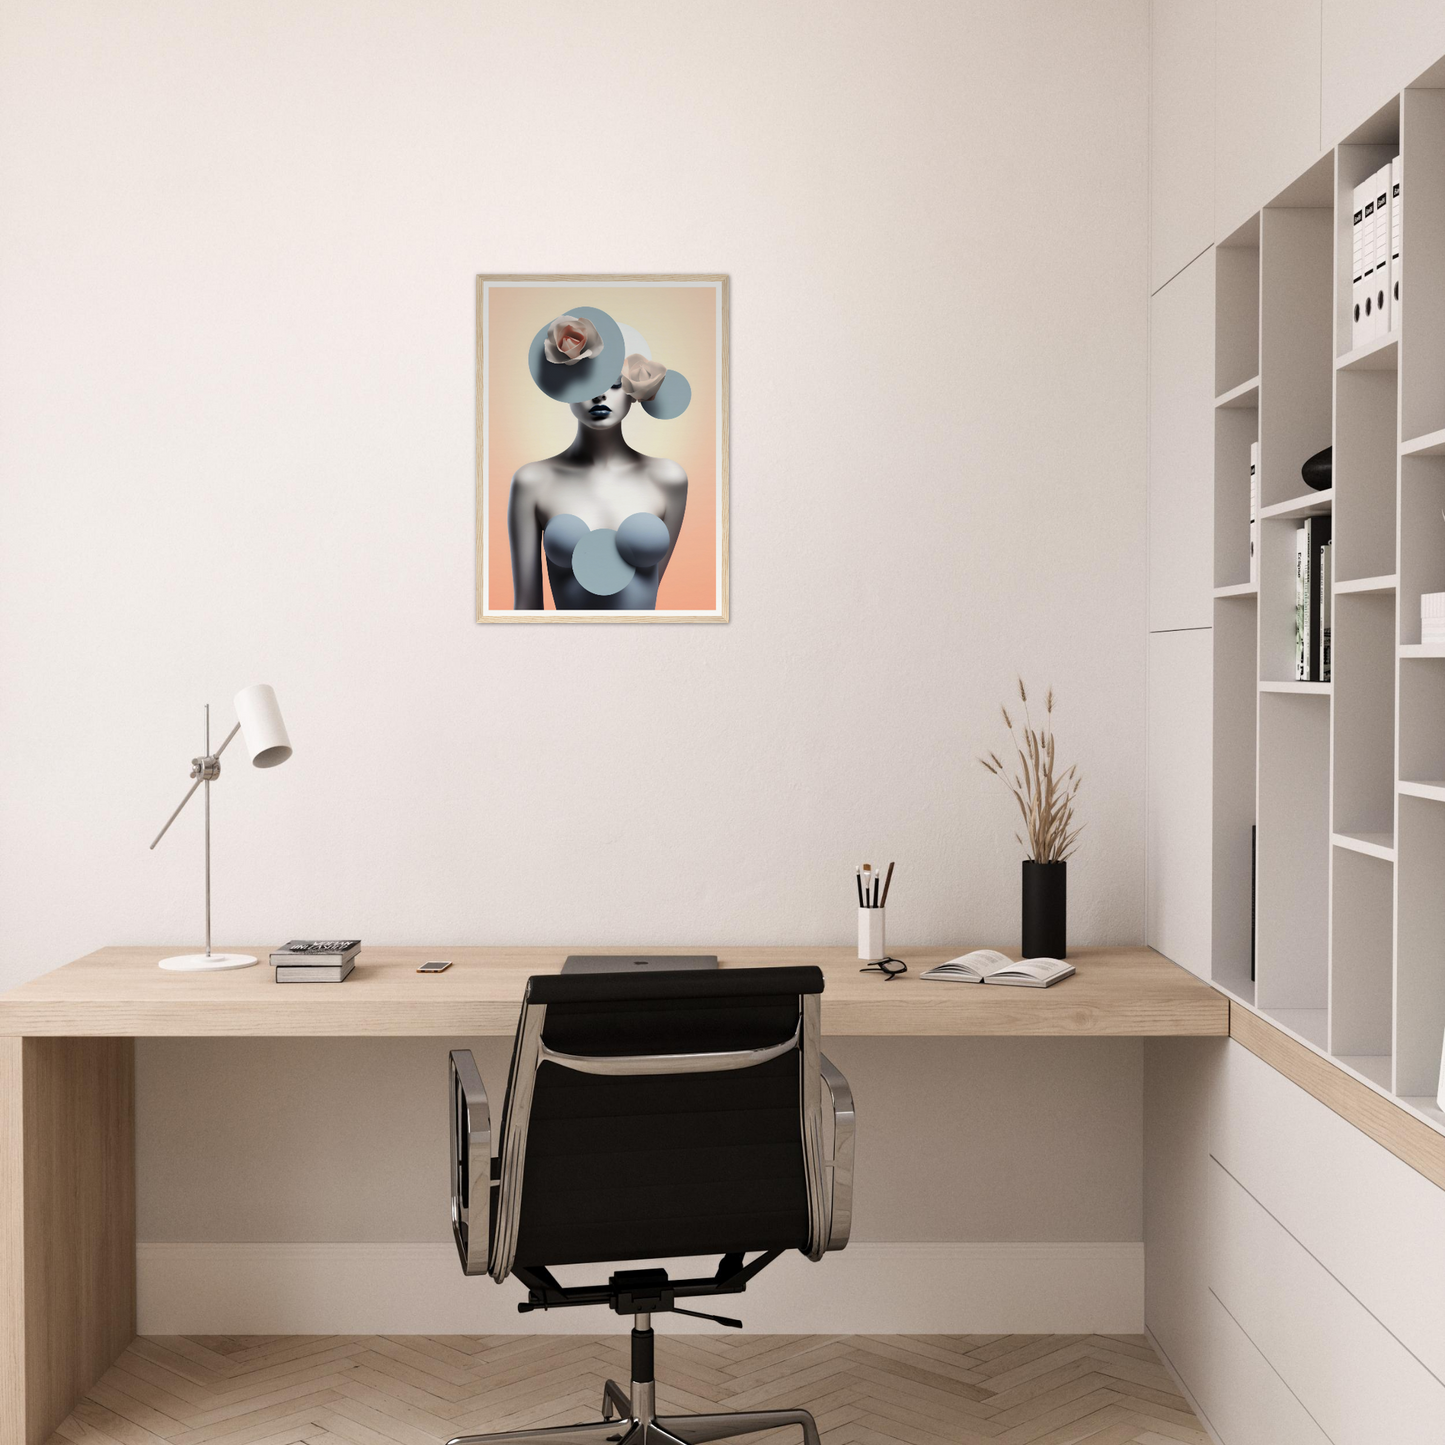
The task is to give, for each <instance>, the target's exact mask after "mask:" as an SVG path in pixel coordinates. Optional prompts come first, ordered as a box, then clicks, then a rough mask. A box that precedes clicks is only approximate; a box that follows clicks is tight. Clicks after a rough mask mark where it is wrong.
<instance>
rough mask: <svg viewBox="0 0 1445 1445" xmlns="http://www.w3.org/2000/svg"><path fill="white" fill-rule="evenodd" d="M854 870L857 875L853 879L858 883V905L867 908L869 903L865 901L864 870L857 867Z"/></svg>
mask: <svg viewBox="0 0 1445 1445" xmlns="http://www.w3.org/2000/svg"><path fill="white" fill-rule="evenodd" d="M853 872H854V874H855V875H856V876H855V877H854V879H853V881H854V882H855V883H856V884H857V885H858V907H859V908H866V907H867V904H865V903H864V902H863V870H862V869H861V868H855V869H854V870H853Z"/></svg>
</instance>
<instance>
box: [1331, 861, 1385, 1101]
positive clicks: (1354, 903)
mask: <svg viewBox="0 0 1445 1445" xmlns="http://www.w3.org/2000/svg"><path fill="white" fill-rule="evenodd" d="M1332 868H1333V876H1332V878H1331V882H1330V895H1331V898H1330V1045H1329V1046H1330V1052H1331V1053H1335V1054H1368V1055H1377V1056H1378V1055H1385V1054H1391V1053H1393V1052H1394V1039H1393V1020H1392V1011H1393V1006H1394V976H1393V966H1394V960H1393V958H1392V951H1393V945H1394V937H1395V869H1394V866H1393V865H1392V864H1391V863H1389V862H1386V861H1385V860H1384V859H1381V858H1378V857H1370V856H1368V855H1367V854H1365V853H1360V852H1353V851H1350V850H1348V849H1343V848H1336V849H1335V853H1334V858H1333V860H1332ZM1377 1082H1382V1083H1383V1084H1384V1087H1385V1088H1389V1087H1390V1086H1391V1081H1390V1079H1389V1078H1388V1077H1387V1078H1385V1079H1384V1080H1382V1081H1379V1080H1377Z"/></svg>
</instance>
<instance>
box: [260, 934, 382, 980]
mask: <svg viewBox="0 0 1445 1445" xmlns="http://www.w3.org/2000/svg"><path fill="white" fill-rule="evenodd" d="M360 952H361V940H360V939H359V938H293V939H292V940H291V942H290V943H283V944H282V945H281V947H280V948H278V949H277V950H276V951H275V952H274V953H273V954H272V955H271V967H272V968H274V969H275V970H276V982H277V983H341V982H342V981H343V980H344V979H345V978H346V976H347V974H349V973H350V972H351V970H352V969H353V968H355V967H356V955H357V954H358V953H360Z"/></svg>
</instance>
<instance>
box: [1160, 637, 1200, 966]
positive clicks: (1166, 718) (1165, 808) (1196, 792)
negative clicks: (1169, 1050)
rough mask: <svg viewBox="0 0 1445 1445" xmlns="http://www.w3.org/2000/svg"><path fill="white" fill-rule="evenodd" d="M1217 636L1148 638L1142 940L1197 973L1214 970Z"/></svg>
mask: <svg viewBox="0 0 1445 1445" xmlns="http://www.w3.org/2000/svg"><path fill="white" fill-rule="evenodd" d="M1212 636H1213V634H1212V633H1211V632H1210V630H1209V629H1208V628H1202V629H1199V630H1196V631H1189V632H1153V633H1150V635H1149V769H1148V798H1147V803H1146V814H1147V816H1146V820H1145V839H1146V859H1145V930H1146V932H1145V937H1146V941H1147V942H1148V943H1149V945H1150V947H1152V948H1157V949H1158V950H1159V952H1160V953H1162V954H1163V955H1164V956H1165V957H1166V958H1172V959H1173V960H1174V961H1175V963H1181V964H1183V965H1184V967H1185V968H1187V969H1189V970H1190V971H1191V972H1193V973H1197V974H1198V975H1199V976H1200V978H1208V977H1209V973H1210V964H1209V961H1210V924H1211V921H1212V919H1211V913H1212V897H1211V892H1210V855H1211V842H1210V839H1211V829H1210V808H1211V793H1212V789H1211V786H1210V783H1211V779H1212V776H1213V769H1212V766H1211V756H1212V743H1211V736H1212V732H1213V709H1212V705H1211V682H1212V677H1213V649H1212V647H1211V642H1212Z"/></svg>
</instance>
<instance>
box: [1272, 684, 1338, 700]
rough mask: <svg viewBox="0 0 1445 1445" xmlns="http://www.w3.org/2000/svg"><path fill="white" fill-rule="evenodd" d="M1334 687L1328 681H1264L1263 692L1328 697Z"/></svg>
mask: <svg viewBox="0 0 1445 1445" xmlns="http://www.w3.org/2000/svg"><path fill="white" fill-rule="evenodd" d="M1332 688H1333V684H1332V683H1328V682H1262V683H1260V685H1259V690H1260V691H1261V692H1281V693H1289V694H1293V695H1294V696H1296V697H1328V696H1329V695H1330V692H1331V690H1332Z"/></svg>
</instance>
